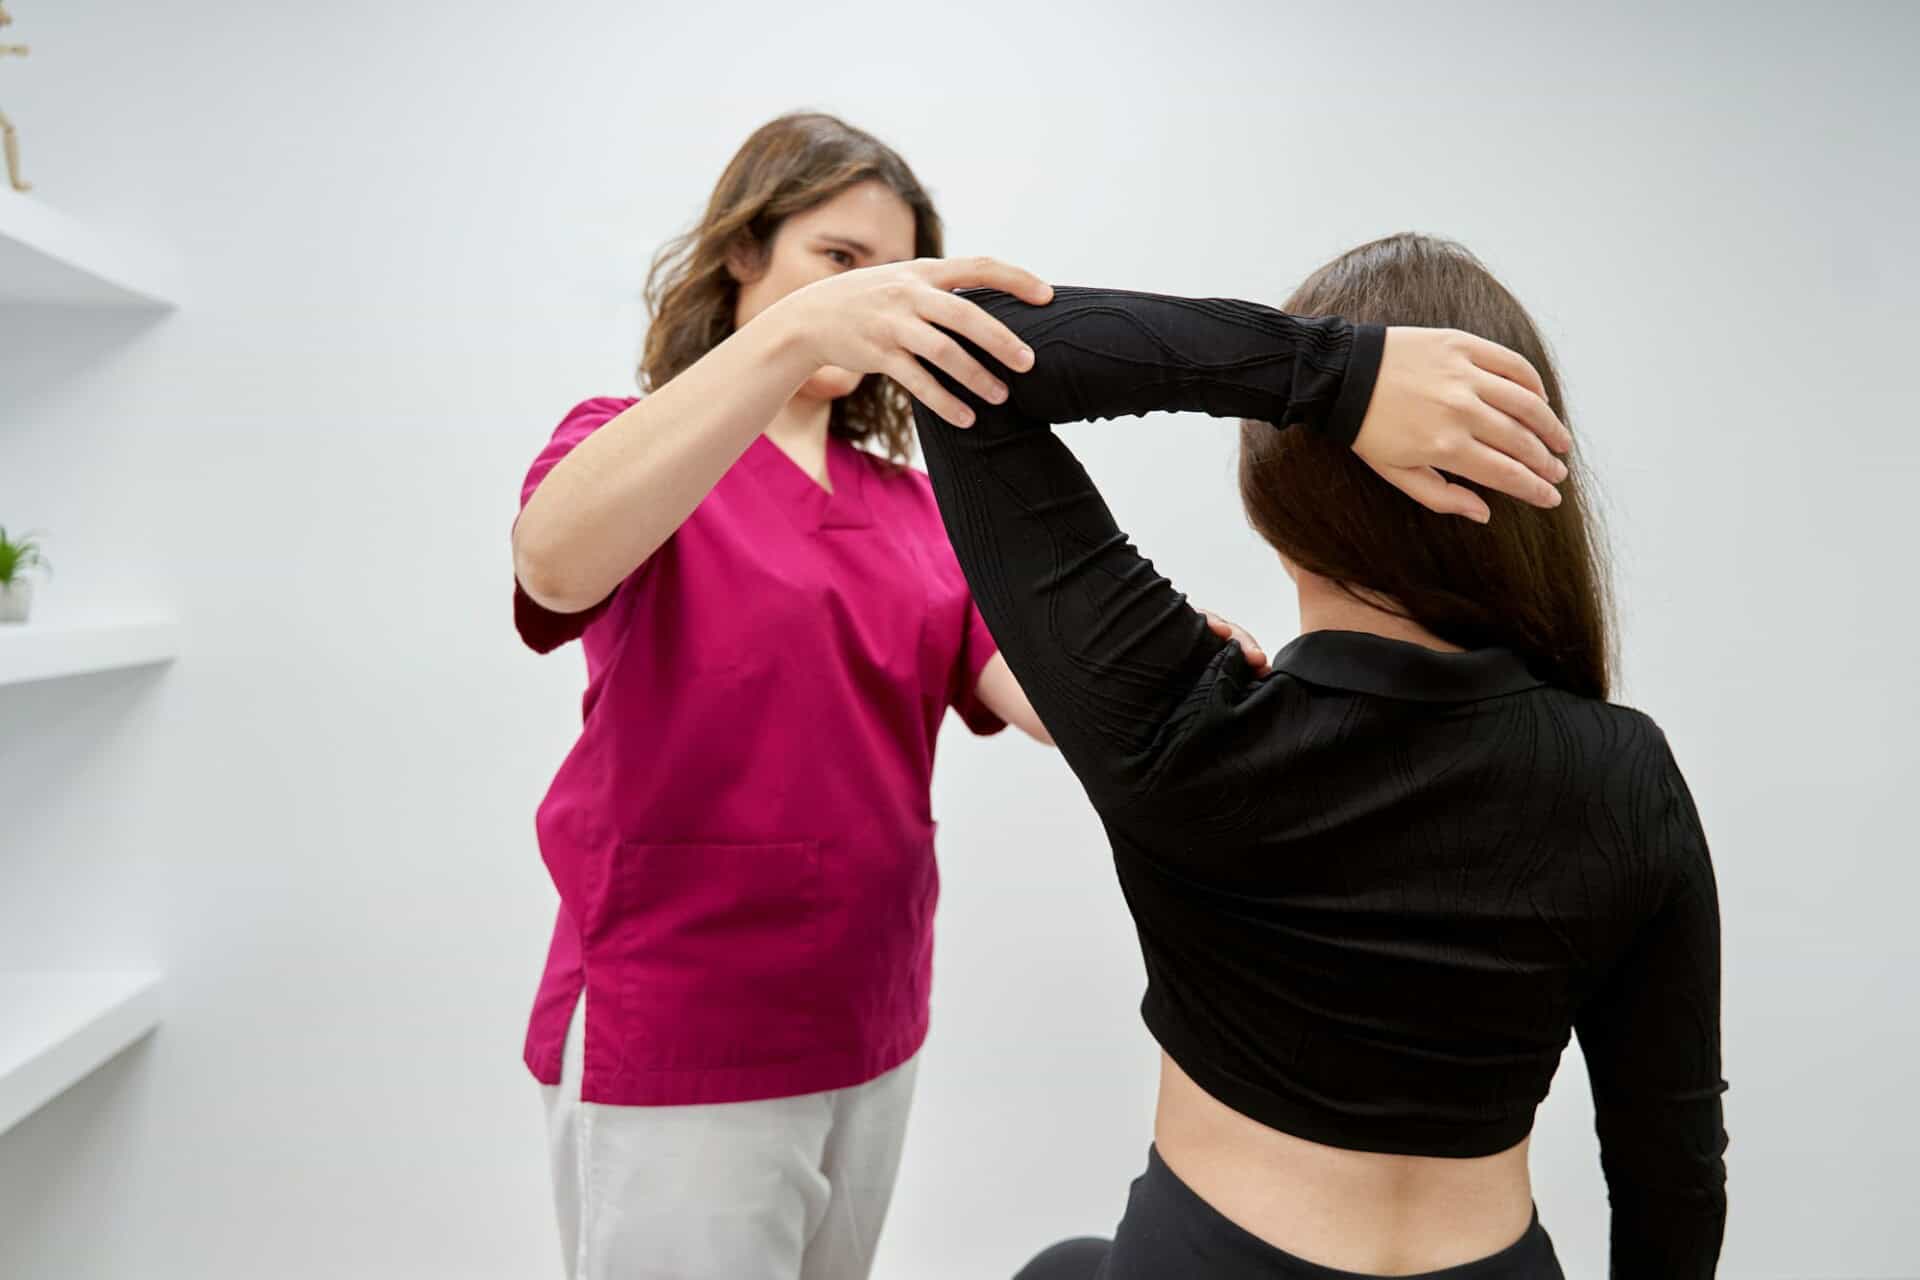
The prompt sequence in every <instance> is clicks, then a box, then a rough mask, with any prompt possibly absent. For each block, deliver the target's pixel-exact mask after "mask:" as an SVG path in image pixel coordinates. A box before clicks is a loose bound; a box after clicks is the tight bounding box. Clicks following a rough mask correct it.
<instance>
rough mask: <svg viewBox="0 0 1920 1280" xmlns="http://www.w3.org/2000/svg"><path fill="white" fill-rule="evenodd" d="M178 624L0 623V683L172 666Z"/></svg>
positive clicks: (126, 621)
mask: <svg viewBox="0 0 1920 1280" xmlns="http://www.w3.org/2000/svg"><path fill="white" fill-rule="evenodd" d="M179 653H180V625H179V624H178V623H177V622H174V621H172V620H171V619H168V618H127V619H114V620H98V621H90V622H17V623H0V685H10V684H24V683H26V682H27V681H29V680H52V679H56V678H58V677H60V676H80V675H88V674H90V673H92V672H95V671H115V670H118V669H120V668H122V667H145V666H151V665H153V664H155V663H160V662H171V661H173V660H174V658H176V657H178V656H179Z"/></svg>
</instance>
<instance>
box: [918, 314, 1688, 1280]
mask: <svg viewBox="0 0 1920 1280" xmlns="http://www.w3.org/2000/svg"><path fill="white" fill-rule="evenodd" d="M970 296H973V297H974V298H975V300H976V301H978V302H980V303H981V304H982V305H983V306H985V307H986V308H987V309H988V310H990V311H991V312H993V313H994V314H995V315H997V316H999V317H1000V318H1001V319H1002V320H1003V321H1004V322H1006V323H1007V324H1008V325H1009V326H1011V327H1012V328H1013V329H1014V331H1015V332H1017V333H1019V334H1020V335H1021V336H1022V338H1023V339H1024V340H1025V341H1026V342H1027V343H1028V344H1030V345H1031V346H1032V347H1033V349H1034V351H1035V353H1036V356H1037V363H1036V367H1035V368H1034V370H1033V371H1032V372H1030V373H1027V374H1011V373H1009V372H1008V371H1006V370H1004V369H999V368H998V367H997V366H996V365H994V364H993V362H992V361H991V360H990V358H987V357H984V355H982V358H983V359H987V360H988V363H989V367H994V368H995V369H996V372H998V373H1000V374H1001V375H1002V376H1003V377H1005V378H1006V380H1007V383H1008V385H1009V387H1010V388H1011V389H1012V397H1011V399H1010V400H1009V402H1008V403H1007V404H1005V405H1002V406H993V405H988V404H985V403H983V402H981V401H979V400H978V399H977V398H976V397H973V396H972V395H970V394H969V393H966V392H964V391H962V390H961V389H960V388H958V387H957V386H955V385H954V384H952V383H951V382H948V385H949V387H951V388H952V389H954V390H956V391H957V392H959V393H960V394H961V395H963V397H964V398H966V399H967V400H968V402H969V403H970V404H972V406H973V408H974V410H975V412H976V414H977V415H978V422H977V424H976V425H975V426H974V427H972V428H971V429H968V430H958V429H955V428H952V427H949V426H947V425H946V424H945V423H944V422H942V421H940V420H939V419H937V418H936V417H934V416H933V415H932V414H931V413H929V412H927V411H925V410H924V409H921V410H918V411H917V416H918V419H919V423H920V433H921V441H922V445H923V448H924V449H925V453H926V458H927V465H928V470H929V472H930V473H931V474H932V477H933V485H934V491H935V493H936V495H937V496H938V499H939V503H940V509H941V512H942V514H943V515H944V517H945V519H946V523H947V528H948V532H949V533H950V535H951V537H952V539H953V545H954V548H955V550H956V551H957V552H958V553H959V558H960V563H961V565H962V566H963V568H964V569H965V571H966V574H967V578H968V581H969V582H970V584H971V585H972V588H973V594H974V599H975V600H976V601H977V602H978V604H979V607H980V609H981V612H982V613H983V614H984V615H985V617H986V620H987V623H988V625H989V627H991V629H992V630H993V633H994V636H995V637H996V638H997V639H998V640H999V642H1000V645H1001V648H1002V651H1003V652H1004V653H1005V654H1006V657H1007V661H1008V663H1009V665H1010V666H1011V667H1012V669H1013V671H1014V673H1015V674H1016V675H1017V676H1018V677H1019V679H1020V682H1021V685H1022V687H1023V688H1024V689H1025V690H1026V692H1027V695H1028V697H1029V698H1030V699H1031V700H1032V702H1033V705H1034V707H1035V709H1036V710H1037V711H1038V712H1039V714H1040V717H1041V719H1042V720H1043V721H1044V722H1045V724H1046V726H1047V728H1048V730H1049V731H1050V732H1051V733H1052V734H1053V736H1054V739H1055V740H1056V742H1058V744H1059V746H1060V748H1061V751H1062V752H1063V754H1064V755H1065V757H1066V760H1067V762H1068V764H1069V765H1071V767H1072V768H1073V770H1074V772H1075V773H1076V774H1077V775H1078V777H1079V779H1080V781H1081V783H1082V784H1083V785H1084V786H1085V788H1086V791H1087V794H1088V796H1089V797H1090V798H1091V800H1092V801H1093V804H1094V807H1095V808H1096V810H1097V811H1098V812H1099V815H1100V817H1101V820H1102V822H1103V824H1104V825H1105V827H1106V830H1107V833H1108V837H1109V839H1110V841H1111V843H1112V846H1113V853H1114V862H1115V866H1116V868H1117V870H1118V873H1119V877H1120V884H1121V887H1122V889H1123V891H1124V893H1125V896H1126V900H1127V904H1128V906H1129V909H1130V910H1131V911H1132V914H1133V917H1134V921H1135V924H1136V926H1137V928H1138V931H1139V936H1140V944H1141V950H1142V953H1143V955H1144V957H1145V961H1146V971H1147V993H1146V997H1145V999H1144V1001H1143V1004H1142V1012H1143V1014H1144V1016H1145V1018H1146V1020H1147V1023H1148V1026H1149V1027H1150V1028H1151V1030H1152V1031H1153V1034H1154V1035H1155V1037H1156V1038H1157V1039H1158V1040H1159V1042H1160V1043H1161V1045H1162V1046H1163V1047H1164V1048H1165V1049H1166V1050H1167V1052H1168V1053H1169V1054H1170V1055H1171V1056H1172V1057H1173V1058H1174V1060H1175V1061H1176V1062H1178V1063H1179V1064H1180V1066H1181V1067H1182V1068H1183V1069H1184V1070H1186V1071H1187V1073H1188V1074H1189V1075H1191V1076H1192V1077H1193V1078H1194V1079H1195V1080H1196V1081H1197V1082H1199V1084H1200V1085H1201V1086H1202V1087H1203V1088H1205V1089H1206V1090H1207V1091H1208V1092H1209V1093H1211V1094H1213V1095H1214V1096H1215V1097H1216V1098H1218V1099H1219V1100H1221V1101H1222V1102H1224V1103H1226V1104H1227V1105H1229V1106H1231V1107H1233V1108H1235V1109H1236V1110H1238V1111H1240V1112H1242V1113H1243V1114H1245V1115H1248V1116H1250V1117H1252V1118H1253V1119H1255V1120H1258V1121H1261V1122H1263V1123H1265V1124H1268V1125H1270V1126H1272V1127H1274V1128H1277V1129H1282V1130H1286V1131H1288V1132H1290V1133H1294V1134H1297V1135H1300V1136H1302V1137H1305V1138H1309V1139H1311V1140H1314V1141H1318V1142H1323V1143H1327V1144H1330V1145H1334V1146H1340V1147H1347V1148H1354V1149H1360V1150H1371V1151H1387V1152H1402V1153H1411V1154H1420V1155H1431V1156H1476V1155H1484V1154H1489V1153H1492V1152H1496V1151H1500V1150H1504V1149H1505V1148H1507V1147H1509V1146H1511V1145H1513V1144H1514V1143H1515V1142H1517V1141H1518V1140H1519V1139H1520V1138H1521V1137H1523V1136H1524V1135H1525V1134H1527V1133H1528V1132H1529V1130H1530V1129H1531V1127H1532V1123H1533V1115H1534V1110H1535V1107H1536V1105H1537V1104H1538V1103H1539V1101H1540V1099H1541V1098H1542V1097H1544V1096H1545V1094H1546V1092H1547V1086H1548V1082H1549V1081H1550V1080H1551V1079H1552V1077H1553V1073H1554V1070H1555V1068H1556V1066H1557V1065H1558V1062H1559V1058H1560V1053H1561V1051H1562V1049H1563V1048H1565V1046H1566V1044H1567V1042H1568V1039H1569V1036H1570V1032H1571V1031H1573V1030H1575V1029H1577V1030H1578V1033H1579V1037H1580V1042H1581V1047H1582V1049H1583V1051H1584V1052H1585V1054H1586V1058H1587V1064H1588V1070H1589V1074H1590V1076H1591V1079H1592V1083H1593V1095H1594V1103H1595V1108H1596V1112H1597V1128H1598V1131H1599V1137H1600V1142H1601V1158H1602V1163H1603V1167H1604V1169H1605V1172H1606V1177H1607V1183H1608V1188H1609V1195H1610V1200H1611V1203H1612V1207H1613V1227H1612V1247H1613V1268H1614V1274H1615V1275H1620V1276H1636V1277H1639V1276H1660V1277H1690V1276H1708V1275H1711V1274H1712V1273H1713V1269H1714V1264H1715V1259H1716V1258H1717V1256H1718V1252H1719V1247H1720V1241H1721V1235H1722V1230H1723V1223H1724V1220H1725V1212H1726V1208H1725V1206H1726V1198H1725V1188H1724V1184H1725V1166H1724V1163H1723V1159H1722V1155H1723V1152H1724V1150H1725V1146H1726V1134H1725V1130H1724V1129H1723V1127H1722V1122H1721V1102H1720V1095H1721V1093H1722V1092H1723V1091H1724V1090H1725V1088H1726V1083H1725V1081H1724V1080H1723V1079H1722V1078H1721V1062H1720V1025H1719V1023H1720V991H1719V984H1720V945H1719V913H1718V901H1717V895H1716V890H1715V884H1714V875H1713V868H1712V864H1711V862H1710V860H1709V856H1708V851H1707V844H1706V840H1705V838H1704V836H1703V835H1702V832H1701V829H1700V823H1699V819H1698V816H1697V814H1696V813H1695V810H1694V805H1693V802H1692V798H1691V797H1690V796H1689V794H1688V792H1687V787H1686V784H1685V782H1684V781H1683V779H1682V778H1681V775H1680V771H1679V768H1678V766H1677V765H1676V764H1675V763H1674V760H1673V757H1672V755H1671V754H1670V752H1669V751H1668V747H1667V743H1666V740H1665V738H1664V736H1663V735H1662V734H1661V732H1660V730H1659V729H1658V727H1657V726H1655V724H1654V723H1653V722H1652V721H1651V720H1650V719H1648V718H1647V717H1646V716H1645V715H1642V714H1641V713H1639V712H1637V711H1633V710H1630V709H1628V708H1625V707H1620V706H1616V705H1613V704H1611V703H1605V702H1599V701H1595V700H1592V699H1588V698H1584V697H1580V696H1578V695H1575V694H1573V693H1571V692H1567V691H1565V690H1561V689H1557V688H1553V687H1550V686H1547V685H1545V684H1543V683H1541V682H1540V681H1539V680H1537V679H1536V678H1534V676H1533V675H1532V674H1531V673H1530V672H1529V671H1528V670H1527V669H1526V667H1525V666H1524V664H1522V663H1521V661H1520V660H1519V659H1518V658H1517V657H1515V656H1514V655H1513V654H1511V653H1508V652H1505V651H1502V650H1495V649H1489V650H1481V651H1476V652H1471V653H1464V654H1448V653H1441V652H1438V651H1435V650H1429V649H1426V648H1424V647H1421V646H1419V645H1414V644H1409V643H1405V642H1402V641H1396V640H1389V639H1385V638H1383V637H1379V636H1372V635H1363V634H1359V633H1352V632H1314V633H1310V634H1308V635H1304V636H1302V637H1300V638H1299V639H1298V640H1296V641H1295V642H1294V643H1293V644H1290V645H1288V646H1287V647H1286V648H1285V649H1284V650H1282V651H1281V652H1280V653H1279V654H1277V655H1276V657H1275V661H1274V667H1275V670H1274V673H1273V674H1271V675H1269V676H1265V677H1257V676H1255V674H1254V673H1253V671H1252V669H1251V668H1250V667H1249V665H1248V664H1247V662H1246V660H1245V658H1244V656H1243V655H1242V654H1241V652H1240V649H1239V647H1238V646H1237V645H1234V644H1231V643H1230V642H1227V641H1223V640H1221V639H1219V638H1218V637H1216V636H1214V635H1213V634H1212V633H1211V632H1210V631H1209V630H1208V629H1207V626H1206V624H1205V620H1204V619H1203V618H1202V617H1201V615H1200V614H1199V613H1198V612H1196V611H1195V610H1194V609H1193V608H1191V607H1190V606H1189V605H1188V603H1187V601H1186V598H1185V597H1184V596H1182V595H1181V594H1180V593H1179V592H1177V591H1176V590H1175V589H1174V588H1173V587H1172V585H1171V584H1169V583H1168V582H1167V581H1166V580H1165V579H1164V578H1163V577H1161V576H1160V575H1159V574H1158V573H1156V572H1155V571H1154V569H1153V566H1152V564H1151V562H1149V561H1147V560H1145V559H1143V558H1142V557H1141V556H1140V554H1139V553H1138V552H1137V551H1136V550H1135V549H1134V548H1133V547H1132V545H1131V544H1130V543H1129V542H1128V541H1127V538H1126V536H1125V535H1124V534H1122V533H1121V532H1120V530H1119V529H1118V527H1117V526H1116V525H1115V523H1114V520H1113V517H1112V515H1111V514H1110V513H1109V511H1108V510H1107V506H1106V504H1105V502H1103V501H1102V500H1101V497H1100V495H1099V493H1098V492H1096V491H1095V489H1094V486H1093V484H1092V482H1091V481H1090V480H1089V479H1088V477H1087V475H1086V472H1085V471H1084V470H1083V469H1082V468H1081V467H1080V465H1079V463H1078V462H1077V461H1076V460H1075V459H1074V457H1073V455H1072V453H1071V452H1070V451H1069V450H1068V449H1067V447H1066V445H1065V444H1064V443H1062V442H1061V440H1060V439H1059V438H1058V437H1057V436H1056V435H1055V434H1054V433H1053V432H1052V431H1051V430H1049V424H1050V423H1056V422H1068V421H1076V420H1079V419H1083V418H1100V417H1111V416H1117V415H1121V414H1136V413H1145V412H1148V411H1151V410H1157V409H1179V410H1202V411H1206V412H1211V413H1215V414H1232V415H1238V416H1245V417H1253V418H1260V419H1265V420H1267V421H1270V422H1275V423H1282V424H1285V423H1293V424H1299V425H1301V426H1305V427H1307V428H1309V429H1316V430H1325V431H1328V432H1329V433H1330V434H1332V435H1334V436H1335V437H1336V438H1350V436H1351V432H1352V430H1353V429H1357V419H1358V418H1359V417H1361V416H1362V415H1364V412H1365V405H1366V400H1367V395H1368V394H1370V392H1371V386H1370V379H1371V376H1372V373H1373V370H1372V369H1368V370H1365V372H1364V374H1362V373H1356V374H1354V375H1352V376H1362V377H1365V378H1366V379H1368V380H1369V385H1368V386H1366V387H1364V388H1357V387H1356V386H1350V385H1348V384H1347V383H1346V378H1347V377H1348V376H1349V374H1348V360H1349V358H1350V356H1351V354H1352V353H1353V351H1354V349H1355V347H1356V345H1363V346H1364V345H1366V339H1365V335H1362V338H1363V341H1362V343H1360V344H1356V339H1355V332H1354V330H1353V329H1352V328H1351V327H1349V326H1347V325H1346V324H1345V323H1344V322H1342V321H1339V320H1330V319H1323V320H1297V319H1293V318H1290V317H1287V316H1284V315H1282V314H1280V313H1279V312H1276V311H1273V310H1271V309H1269V308H1265V307H1260V306H1256V305H1254V304H1250V303H1241V302H1230V301H1222V300H1218V299H1211V300H1193V299H1181V298H1166V297H1157V296H1154V295H1148V294H1137V293H1124V292H1117V291H1104V290H1088V289H1060V290H1058V291H1057V292H1056V298H1055V301H1054V302H1053V303H1052V304H1050V305H1049V306H1047V307H1044V308H1035V307H1030V306H1027V305H1026V304H1024V303H1021V302H1019V301H1017V300H1015V299H1013V298H1010V297H1007V296H1006V295H1004V294H998V293H988V292H982V293H977V294H973V295H970ZM1372 350H1373V354H1374V358H1375V359H1377V353H1378V344H1377V343H1373V344H1372ZM976 354H977V355H979V354H982V353H979V352H978V351H976Z"/></svg>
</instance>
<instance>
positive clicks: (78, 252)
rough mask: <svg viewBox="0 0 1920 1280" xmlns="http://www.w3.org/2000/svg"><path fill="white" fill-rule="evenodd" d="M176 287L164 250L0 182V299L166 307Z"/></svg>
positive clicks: (174, 296) (176, 295)
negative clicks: (108, 231) (131, 240)
mask: <svg viewBox="0 0 1920 1280" xmlns="http://www.w3.org/2000/svg"><path fill="white" fill-rule="evenodd" d="M180 294H181V285H180V273H179V269H178V267H177V265H176V264H175V263H174V262H173V261H172V260H171V259H170V258H169V257H168V256H167V255H166V254H164V253H162V252H160V251H158V250H156V249H152V248H147V247H142V246H138V245H134V244H131V243H124V242H122V241H121V240H119V239H117V238H115V237H114V236H111V235H107V234H102V233H100V232H96V231H95V230H94V229H93V228H91V227H89V226H87V225H86V224H85V223H83V222H80V221H79V220H78V219H76V218H73V217H70V216H68V215H67V214H64V213H61V212H60V211H59V210H57V209H53V208H49V207H48V206H47V205H45V204H43V203H41V202H40V201H39V200H37V199H35V198H34V197H33V196H30V195H22V194H20V193H19V192H16V191H7V190H4V189H0V305H11V304H17V303H54V304H66V305H70V306H71V305H77V306H118V307H173V306H177V305H178V304H179V300H180Z"/></svg>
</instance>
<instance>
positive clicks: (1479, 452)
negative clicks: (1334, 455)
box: [1353, 326, 1573, 524]
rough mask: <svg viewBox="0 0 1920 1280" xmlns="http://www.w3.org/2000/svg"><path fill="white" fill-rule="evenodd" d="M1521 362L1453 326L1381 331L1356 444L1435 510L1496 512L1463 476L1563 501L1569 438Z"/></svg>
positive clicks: (1520, 494) (1516, 493) (1536, 498)
mask: <svg viewBox="0 0 1920 1280" xmlns="http://www.w3.org/2000/svg"><path fill="white" fill-rule="evenodd" d="M1546 396H1547V392H1546V387H1545V385H1544V384H1542V383H1541V381H1540V375H1539V373H1537V372H1536V371H1535V370H1534V367H1533V366H1532V365H1531V364H1529V363H1528V362H1527V361H1526V359H1525V358H1524V357H1522V356H1520V355H1518V354H1516V353H1515V352H1512V351H1509V350H1508V349H1507V348H1505V347H1503V346H1501V345H1500V344H1499V343H1496V342H1488V341H1487V340H1486V339H1485V338H1481V337H1477V336H1475V335H1474V334H1471V333H1462V332H1461V331H1459V330H1457V329H1417V328H1407V327H1402V326H1395V327H1392V328H1389V329H1388V330H1387V345H1386V350H1385V353H1384V354H1383V355H1382V357H1381V360H1380V376H1379V379H1378V380H1377V381H1376V382H1375V383H1374V387H1373V399H1372V400H1371V401H1370V402H1369V403H1368V405H1367V416H1366V417H1365V418H1363V419H1362V420H1361V422H1360V434H1359V435H1358V436H1357V437H1356V438H1355V439H1354V442H1353V451H1354V452H1355V453H1357V454H1359V455H1360V458H1361V460H1362V461H1364V462H1365V463H1366V464H1367V465H1368V466H1370V467H1372V468H1373V469H1374V470H1375V471H1377V472H1379V473H1380V475H1381V476H1382V477H1383V478H1385V480H1386V481H1387V483H1388V484H1391V485H1392V486H1394V488H1396V489H1399V490H1400V491H1401V492H1402V493H1404V494H1406V495H1407V496H1408V497H1410V498H1412V499H1413V500H1414V501H1415V502H1418V503H1419V504H1420V505H1421V506H1423V507H1426V508H1427V509H1429V510H1431V511H1438V512H1440V513H1442V514H1443V515H1444V514H1451V515H1462V516H1466V517H1467V518H1468V519H1470V520H1477V521H1479V522H1480V523H1481V524H1485V523H1486V522H1487V521H1488V520H1490V519H1491V518H1492V515H1493V513H1492V511H1490V510H1489V509H1488V507H1487V504H1486V502H1485V501H1484V500H1483V499H1482V498H1481V497H1480V495H1479V494H1477V493H1475V492H1474V491H1473V490H1471V489H1469V488H1467V487H1466V486H1465V485H1460V484H1454V483H1453V482H1452V481H1450V480H1449V479H1448V478H1447V477H1448V476H1460V477H1463V478H1465V479H1468V480H1472V481H1474V482H1476V483H1478V484H1481V485H1484V486H1486V487H1487V488H1489V489H1496V490H1498V491H1499V492H1501V493H1504V494H1508V495H1510V496H1512V497H1515V498H1518V499H1520V501H1522V502H1529V503H1532V504H1533V505H1534V506H1536V507H1557V506H1559V505H1560V491H1559V490H1558V489H1556V488H1555V487H1554V486H1555V485H1557V484H1559V483H1560V482H1561V481H1562V480H1565V479H1566V478H1567V467H1566V464H1565V463H1563V462H1561V461H1560V459H1558V458H1556V457H1554V456H1553V455H1554V454H1555V453H1556V452H1557V453H1565V452H1567V451H1568V450H1569V449H1571V448H1573V435H1572V433H1571V432H1569V431H1568V430H1567V428H1566V427H1565V426H1564V425H1563V424H1562V423H1561V421H1560V419H1559V418H1558V417H1557V416H1556V415H1555V414H1554V412H1553V409H1552V407H1551V406H1550V405H1548V403H1547V399H1546Z"/></svg>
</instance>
